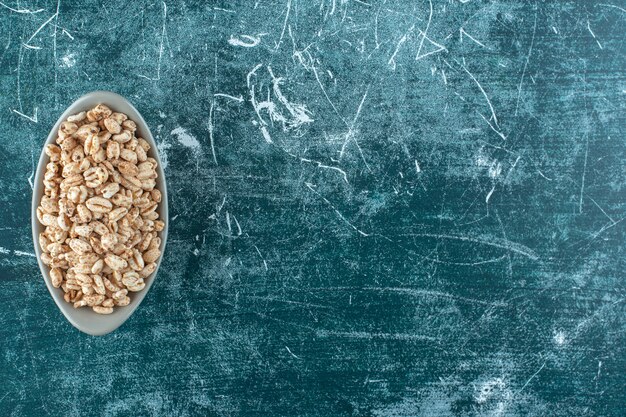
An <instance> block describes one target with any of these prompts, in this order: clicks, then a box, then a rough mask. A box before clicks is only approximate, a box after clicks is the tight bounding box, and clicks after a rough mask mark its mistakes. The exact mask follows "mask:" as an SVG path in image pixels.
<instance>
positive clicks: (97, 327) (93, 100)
mask: <svg viewBox="0 0 626 417" xmlns="http://www.w3.org/2000/svg"><path fill="white" fill-rule="evenodd" d="M98 103H102V104H105V105H107V106H108V107H110V108H111V109H112V110H113V111H121V112H123V113H125V114H127V115H128V117H129V118H130V119H132V120H133V121H134V122H135V123H136V124H137V130H138V131H139V132H141V137H143V138H144V139H145V140H146V141H147V142H148V143H149V144H150V146H151V150H150V154H151V155H150V156H151V157H153V158H155V159H156V160H157V162H158V166H157V174H158V178H157V180H156V181H157V187H156V188H158V189H159V191H161V196H162V198H161V203H159V207H158V209H157V211H158V212H159V218H160V219H161V220H163V222H164V223H165V226H164V228H163V230H162V231H161V232H160V236H159V237H160V238H161V256H160V257H159V259H158V260H157V266H156V269H155V271H154V272H153V273H152V274H151V275H150V276H149V277H148V278H146V287H145V288H144V289H143V290H142V291H139V292H136V293H133V295H132V297H131V302H130V304H129V305H128V306H125V307H123V308H116V309H114V311H113V313H112V314H109V315H101V314H97V313H95V312H94V311H93V310H91V309H85V308H81V309H74V307H73V305H72V304H71V303H67V302H65V300H64V299H63V292H62V290H61V289H59V288H54V287H53V286H52V282H51V279H50V273H49V269H50V268H49V267H48V266H47V265H45V264H44V263H43V262H42V260H41V248H40V247H39V233H41V231H43V228H44V227H43V225H41V224H40V223H39V221H38V219H37V212H36V211H37V207H38V206H39V203H40V200H41V197H42V196H43V194H44V186H43V177H44V172H45V167H46V165H47V163H48V162H49V161H48V156H47V155H46V153H45V147H46V145H48V144H50V143H55V139H56V137H57V136H58V135H57V131H58V129H59V127H60V125H61V123H62V122H63V121H65V120H66V119H67V117H68V116H70V115H72V114H76V113H79V112H81V111H87V110H89V109H91V108H93V106H95V105H96V104H98ZM120 107H122V108H123V109H120ZM33 181H34V182H33V194H32V202H31V228H32V233H33V245H34V248H35V255H36V257H37V263H38V265H39V270H40V272H41V275H42V276H43V278H44V281H45V283H46V287H47V288H48V291H49V292H50V295H51V296H52V299H53V300H54V301H55V303H56V305H57V307H58V308H59V310H61V313H63V315H64V316H65V318H66V319H67V320H68V321H69V322H70V323H71V324H72V325H73V326H74V327H76V328H77V329H78V330H80V331H82V332H84V333H87V334H90V335H93V336H102V335H105V334H108V333H110V332H112V331H114V330H115V329H117V328H118V327H120V326H121V325H122V324H124V322H126V320H128V318H129V317H130V316H131V315H132V314H133V313H134V312H135V310H136V309H137V308H138V307H139V305H140V304H141V302H142V301H143V299H144V298H145V296H146V295H147V293H148V292H149V290H150V288H151V287H152V284H153V283H154V280H155V279H156V276H157V274H158V271H159V268H160V266H161V261H162V260H163V257H164V255H165V247H166V243H167V234H168V226H169V217H168V197H167V181H166V177H165V171H164V169H163V163H162V161H161V158H160V155H159V152H158V149H157V144H156V141H155V140H154V137H153V136H152V132H151V131H150V128H149V126H148V124H147V123H146V121H145V120H144V118H143V116H142V115H141V113H139V111H138V110H137V109H136V108H135V106H133V104H132V103H131V102H130V101H129V100H128V99H126V98H125V97H123V96H121V95H119V94H117V93H114V92H112V91H103V90H97V91H92V92H89V93H87V94H84V95H82V96H81V97H79V98H78V99H76V100H75V101H74V102H73V103H72V104H70V105H69V106H68V107H67V109H66V110H65V111H64V112H63V113H62V114H61V116H60V117H59V118H58V120H57V121H56V123H55V124H54V125H53V127H52V129H51V130H50V133H49V134H48V137H47V138H46V141H45V142H44V144H43V145H42V149H41V155H40V156H39V162H38V164H37V170H36V171H35V176H34V179H33Z"/></svg>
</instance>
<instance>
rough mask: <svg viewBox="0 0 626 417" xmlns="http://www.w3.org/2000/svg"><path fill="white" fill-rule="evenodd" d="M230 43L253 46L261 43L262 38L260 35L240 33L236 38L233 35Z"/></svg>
mask: <svg viewBox="0 0 626 417" xmlns="http://www.w3.org/2000/svg"><path fill="white" fill-rule="evenodd" d="M228 43H229V44H231V45H233V46H242V47H244V48H252V47H255V46H257V45H258V44H259V43H261V38H259V37H258V36H250V35H240V36H239V37H238V38H235V37H234V36H232V35H231V37H230V39H229V40H228Z"/></svg>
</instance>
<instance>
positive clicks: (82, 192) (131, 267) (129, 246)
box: [37, 104, 165, 314]
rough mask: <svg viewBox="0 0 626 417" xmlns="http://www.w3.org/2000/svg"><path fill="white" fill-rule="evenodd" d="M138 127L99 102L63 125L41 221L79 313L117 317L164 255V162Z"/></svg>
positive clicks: (44, 243)
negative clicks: (160, 177) (160, 169)
mask: <svg viewBox="0 0 626 417" xmlns="http://www.w3.org/2000/svg"><path fill="white" fill-rule="evenodd" d="M136 134H138V132H137V125H136V123H135V122H134V121H132V120H130V119H129V118H128V116H127V115H125V114H123V113H118V112H113V111H112V110H111V109H110V108H109V107H107V106H106V105H104V104H98V105H97V106H96V107H94V108H93V109H91V110H89V111H87V112H80V113H78V114H75V115H72V116H69V117H68V118H67V120H66V121H64V122H63V123H61V127H60V128H59V131H58V137H57V139H56V144H49V145H46V147H45V149H44V151H45V153H46V155H47V156H48V158H49V163H48V164H47V165H46V173H45V176H44V181H43V183H44V187H45V192H44V196H43V197H42V198H41V202H40V204H39V207H38V208H37V219H38V220H39V222H40V223H41V224H42V225H44V226H45V230H44V232H43V233H41V234H40V235H39V246H40V247H41V251H42V254H41V260H42V261H43V263H44V264H46V265H47V266H48V267H50V279H51V281H52V286H53V287H55V288H60V289H62V291H63V292H64V293H65V294H64V299H65V301H66V302H68V303H72V304H73V305H74V308H80V307H91V308H92V310H93V311H94V312H96V313H98V314H111V313H113V310H114V309H115V308H116V307H123V306H127V305H128V304H130V301H131V299H130V297H129V295H128V294H129V292H138V291H141V290H143V289H144V288H145V286H146V283H145V279H146V278H148V277H149V276H150V275H151V274H152V273H153V272H154V271H155V270H156V262H157V260H158V259H159V257H160V256H161V250H160V246H161V238H160V237H159V232H160V231H162V230H163V228H164V226H165V223H164V222H163V220H159V215H158V213H157V208H158V205H159V204H160V202H161V192H160V191H159V190H158V189H157V188H155V187H156V181H155V179H156V178H157V172H156V168H157V162H156V160H155V159H154V158H151V157H150V156H149V154H148V152H149V151H150V145H149V144H148V142H147V141H146V140H145V139H143V138H141V137H136V136H135V135H136Z"/></svg>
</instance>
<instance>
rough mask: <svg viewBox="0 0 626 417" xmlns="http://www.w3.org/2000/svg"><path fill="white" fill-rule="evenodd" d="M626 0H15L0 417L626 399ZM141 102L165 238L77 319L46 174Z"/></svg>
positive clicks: (548, 405)
mask: <svg viewBox="0 0 626 417" xmlns="http://www.w3.org/2000/svg"><path fill="white" fill-rule="evenodd" d="M625 21H626V4H624V2H623V1H612V0H606V1H605V0H603V1H602V2H600V1H550V2H539V1H537V2H533V1H522V0H511V1H486V0H484V1H480V0H459V1H457V0H447V1H439V0H438V1H434V0H433V1H432V3H431V2H429V1H415V2H407V1H392V0H389V1H373V0H363V1H359V0H336V1H335V0H317V1H304V0H283V1H280V2H278V1H256V2H253V1H232V2H226V1H223V2H220V1H214V2H203V1H185V2H173V1H171V2H170V1H166V2H160V1H154V2H145V1H141V2H131V1H126V2H124V1H119V0H113V1H108V2H96V1H85V2H80V4H79V3H71V2H65V1H60V2H51V1H19V2H17V1H14V0H3V2H2V3H0V92H1V94H0V126H2V130H1V133H0V159H1V161H2V162H1V164H0V201H1V204H0V305H1V306H2V307H1V308H0V348H1V352H2V355H1V357H0V381H1V382H0V410H1V411H0V414H2V415H15V416H19V415H36V416H42V415H52V416H60V415H64V416H74V415H76V416H82V415H107V416H109V415H111V416H115V415H170V416H186V415H204V414H209V415H329V416H330V415H333V416H334V415H376V416H378V415H381V416H408V415H459V416H461V415H507V416H515V415H526V414H530V415H561V416H572V415H576V416H587V415H589V416H592V415H602V416H608V415H623V413H624V409H625V407H626V348H625V344H626V319H625V318H626V317H625V313H626V308H625V305H626V303H625V301H626V287H625V283H624V273H625V266H626V264H625V251H624V243H625V234H624V233H625V230H626V229H625V227H624V226H625V224H626V223H625V222H624V219H625V216H626V204H625V198H624V197H625V187H626V165H625V163H624V161H625V159H626V145H625V143H626V142H624V134H625V129H624V128H625V121H626V120H625V117H626V116H625V115H626V113H625V107H626V101H625V97H626V59H625V57H626V55H625V52H626V50H625V47H624V41H625V40H624V26H625ZM98 89H106V90H112V91H115V92H118V93H120V94H123V95H125V96H126V97H128V98H129V99H130V100H131V101H132V102H133V103H134V104H135V105H136V107H137V108H138V109H139V111H140V112H141V113H142V114H143V115H144V117H145V118H146V120H147V121H148V123H149V124H150V126H151V127H152V129H153V132H154V134H155V136H156V139H157V142H158V143H159V151H160V153H161V157H162V158H163V159H164V162H165V161H166V162H167V166H166V169H165V170H166V175H167V180H168V184H169V188H170V214H171V217H170V240H169V243H168V247H167V251H166V253H165V258H164V262H163V266H162V269H161V271H160V273H159V275H158V277H157V281H156V282H155V285H154V286H153V289H152V290H151V292H150V293H149V294H148V296H147V297H146V299H145V301H144V303H143V304H142V306H141V307H140V308H139V310H138V311H137V312H136V313H135V315H134V316H133V317H131V319H130V320H129V321H128V322H127V323H126V324H125V325H124V326H123V327H122V328H120V329H119V330H117V331H116V332H115V333H113V334H111V335H108V336H106V337H100V338H94V337H90V336H87V335H84V334H81V333H79V332H78V331H77V330H75V329H74V328H72V327H71V326H70V325H69V323H67V322H66V321H65V319H64V318H63V316H62V315H61V313H60V312H59V311H58V310H57V308H56V307H55V305H54V303H53V301H52V299H51V297H50V296H49V294H48V292H47V290H46V288H45V286H44V283H43V280H42V278H41V276H40V275H39V271H38V268H37V266H36V262H35V258H34V255H33V248H32V242H31V237H30V236H31V234H30V227H29V224H30V198H31V188H32V178H33V170H34V168H35V164H36V162H37V159H38V157H39V153H40V151H41V147H42V143H43V141H44V139H45V137H46V135H47V133H48V130H49V129H50V127H51V126H52V124H53V123H54V121H56V119H57V117H58V116H59V114H60V113H61V112H62V111H63V110H64V109H65V107H67V106H68V105H69V104H70V103H71V102H72V101H73V100H74V99H76V98H77V97H79V96H80V95H82V94H84V93H86V92H88V91H92V90H98Z"/></svg>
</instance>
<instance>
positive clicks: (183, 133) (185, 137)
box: [171, 126, 200, 154]
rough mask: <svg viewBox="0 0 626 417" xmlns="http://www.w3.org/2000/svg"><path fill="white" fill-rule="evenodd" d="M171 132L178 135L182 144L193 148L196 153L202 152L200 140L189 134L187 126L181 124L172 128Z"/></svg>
mask: <svg viewBox="0 0 626 417" xmlns="http://www.w3.org/2000/svg"><path fill="white" fill-rule="evenodd" d="M171 134H172V135H174V136H176V137H177V139H178V142H179V143H180V144H181V145H183V146H185V147H187V148H189V149H191V150H192V151H193V152H194V153H196V154H197V153H199V152H200V142H198V139H196V138H195V137H194V136H193V135H191V134H189V133H188V132H187V130H186V129H185V128H183V127H180V126H179V127H177V128H176V129H174V130H172V132H171Z"/></svg>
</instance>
